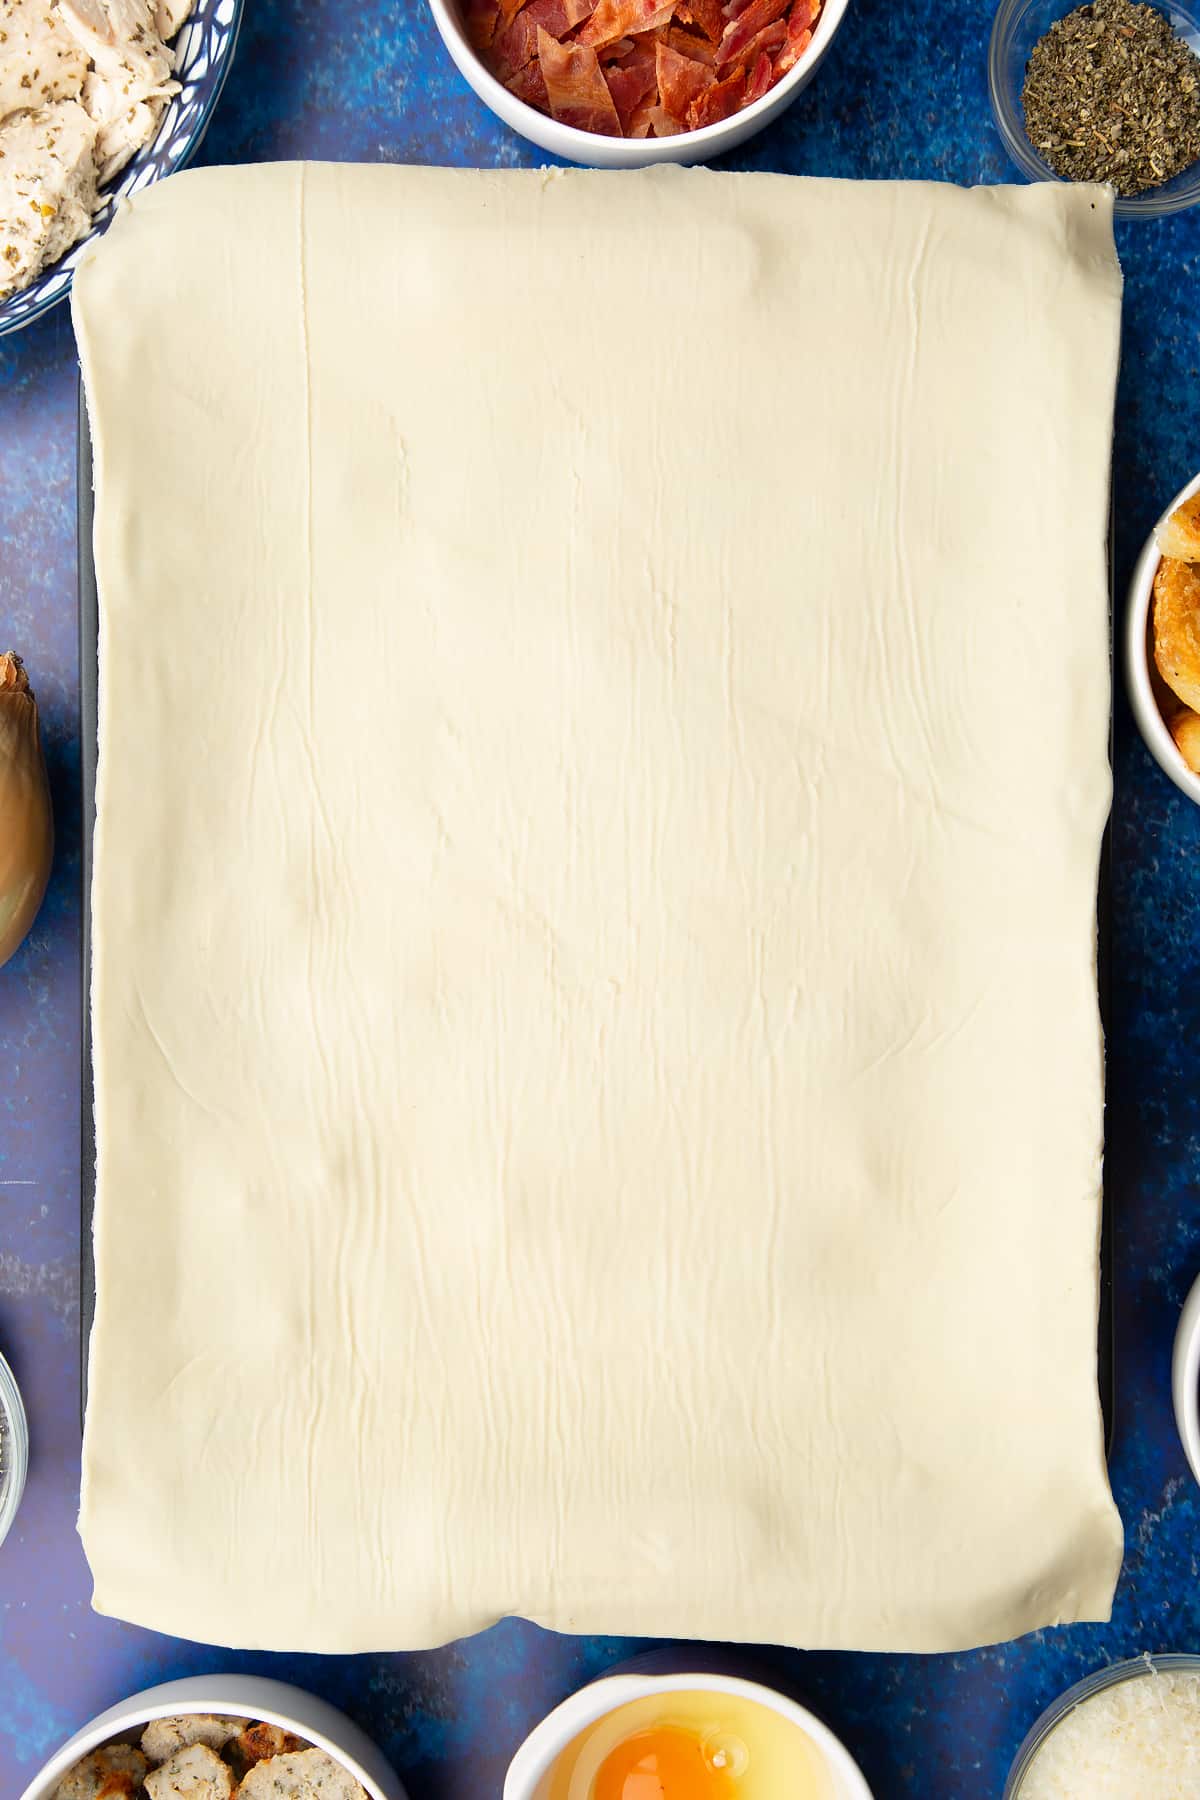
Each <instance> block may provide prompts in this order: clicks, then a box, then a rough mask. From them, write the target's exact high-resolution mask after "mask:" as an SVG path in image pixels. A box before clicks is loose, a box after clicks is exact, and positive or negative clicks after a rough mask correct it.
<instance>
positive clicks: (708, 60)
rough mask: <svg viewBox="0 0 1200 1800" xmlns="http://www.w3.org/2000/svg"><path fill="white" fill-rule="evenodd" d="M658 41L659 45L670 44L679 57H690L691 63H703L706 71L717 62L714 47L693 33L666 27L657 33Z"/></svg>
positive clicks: (677, 27)
mask: <svg viewBox="0 0 1200 1800" xmlns="http://www.w3.org/2000/svg"><path fill="white" fill-rule="evenodd" d="M658 39H659V42H660V43H663V44H670V46H671V48H672V50H678V52H679V54H680V56H690V57H691V58H692V61H693V62H699V63H703V64H704V66H705V68H707V69H711V68H712V66H713V64H714V63H715V62H716V60H717V52H716V49H715V47H714V46H713V45H712V44H710V43H709V41H708V39H707V38H702V37H701V36H700V35H699V34H698V33H697V32H695V31H684V30H682V29H681V28H680V27H679V26H678V25H668V26H666V28H665V29H664V30H662V31H660V32H659V33H658Z"/></svg>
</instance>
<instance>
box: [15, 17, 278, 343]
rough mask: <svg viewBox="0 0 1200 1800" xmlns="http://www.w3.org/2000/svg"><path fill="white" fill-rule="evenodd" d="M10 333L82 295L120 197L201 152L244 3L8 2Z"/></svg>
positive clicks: (235, 40)
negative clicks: (88, 254)
mask: <svg viewBox="0 0 1200 1800" xmlns="http://www.w3.org/2000/svg"><path fill="white" fill-rule="evenodd" d="M2 10H3V12H4V25H5V36H4V38H3V41H2V42H0V335H3V333H5V332H8V331H16V330H18V329H19V328H20V327H21V326H22V325H28V324H30V323H32V321H33V320H34V319H36V318H38V317H39V316H40V315H41V314H42V313H44V312H46V311H47V310H48V308H50V307H51V306H54V305H55V304H56V303H57V302H58V301H59V300H61V299H63V298H64V296H65V295H66V294H67V293H68V292H69V290H70V286H71V274H72V271H73V269H74V268H75V265H76V263H77V262H78V260H79V257H80V256H81V254H82V253H83V251H84V250H85V249H86V247H87V245H88V244H89V243H90V242H91V240H92V239H93V238H95V237H96V236H98V234H99V233H100V232H102V231H103V230H104V229H105V227H106V226H107V225H108V223H109V221H110V220H111V218H112V216H113V213H114V212H115V210H116V207H117V205H118V203H119V201H120V200H121V199H122V198H123V197H124V196H126V195H129V194H134V193H137V192H138V191H139V190H140V189H141V188H144V187H147V186H148V185H149V183H150V182H152V181H157V180H158V179H159V177H160V176H163V175H170V174H171V173H172V172H173V171H174V170H176V169H179V168H182V167H183V165H184V164H185V163H186V162H188V161H189V159H190V158H191V157H192V156H193V155H194V154H195V152H196V150H197V149H198V147H199V145H200V142H201V139H202V138H203V136H204V132H205V129H206V128H207V125H208V121H209V118H210V117H211V114H212V111H213V108H214V107H215V106H216V104H217V101H218V100H219V98H220V95H221V89H222V87H223V86H224V85H225V78H226V76H227V74H228V73H229V66H230V63H231V61H232V59H233V53H234V50H235V48H236V45H237V37H238V28H239V26H240V24H241V15H242V0H4V6H3V9H2Z"/></svg>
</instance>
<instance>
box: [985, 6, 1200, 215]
mask: <svg viewBox="0 0 1200 1800" xmlns="http://www.w3.org/2000/svg"><path fill="white" fill-rule="evenodd" d="M1076 3H1077V0H1000V5H999V6H998V7H997V9H996V19H995V23H994V24H993V26H992V39H991V43H990V44H989V46H988V89H989V91H990V93H991V96H992V112H993V113H994V115H995V119H996V126H997V129H998V130H999V132H1000V136H1001V137H1002V138H1003V139H1004V144H1005V148H1006V149H1007V151H1008V153H1009V155H1010V156H1011V157H1012V159H1013V161H1014V162H1015V163H1016V165H1017V167H1018V168H1019V169H1020V171H1021V173H1022V174H1023V175H1025V176H1027V177H1028V179H1029V180H1030V181H1061V180H1062V177H1061V176H1060V175H1056V174H1055V173H1054V170H1053V169H1052V168H1051V167H1050V165H1049V163H1047V162H1043V161H1042V158H1041V157H1040V156H1039V155H1038V153H1037V151H1036V150H1035V149H1034V147H1033V145H1032V144H1031V143H1030V141H1029V139H1028V138H1027V137H1026V135H1025V115H1024V113H1023V111H1022V108H1021V89H1022V88H1023V87H1024V85H1025V65H1026V64H1027V63H1028V61H1029V53H1030V51H1031V50H1032V49H1033V46H1034V45H1035V44H1036V43H1037V41H1038V39H1039V38H1041V37H1044V36H1045V35H1046V33H1047V32H1048V31H1049V29H1050V27H1051V25H1053V24H1054V22H1055V20H1056V19H1062V18H1065V16H1066V15H1067V13H1069V12H1073V11H1074V9H1075V5H1076ZM1154 3H1155V4H1159V10H1160V11H1161V12H1164V13H1166V15H1167V17H1168V19H1170V21H1171V25H1172V28H1173V30H1174V31H1175V32H1176V33H1177V34H1178V36H1179V37H1181V38H1182V39H1183V40H1184V42H1185V43H1187V44H1190V45H1191V47H1192V49H1193V50H1195V51H1196V52H1197V54H1200V0H1163V3H1161V4H1160V3H1159V0H1154ZM1198 200H1200V163H1193V164H1192V166H1191V168H1190V169H1184V170H1183V171H1182V173H1181V174H1179V175H1175V176H1173V177H1172V179H1171V180H1170V181H1165V182H1164V183H1163V185H1162V186H1161V187H1157V188H1151V189H1150V190H1149V191H1148V192H1147V193H1145V194H1138V195H1136V196H1135V198H1133V199H1131V200H1127V199H1125V198H1124V197H1123V196H1122V195H1120V194H1118V195H1117V197H1116V201H1115V205H1114V211H1115V212H1116V215H1117V217H1118V219H1161V218H1163V217H1164V216H1165V215H1166V214H1167V213H1175V212H1182V211H1183V210H1184V208H1185V207H1188V206H1195V204H1196V202H1197V201H1198Z"/></svg>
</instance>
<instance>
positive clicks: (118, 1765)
mask: <svg viewBox="0 0 1200 1800" xmlns="http://www.w3.org/2000/svg"><path fill="white" fill-rule="evenodd" d="M145 1773H146V1759H145V1757H144V1756H143V1755H142V1753H141V1751H140V1750H135V1749H134V1747H133V1745H132V1744H110V1745H109V1746H108V1748H107V1749H105V1750H93V1751H92V1753H91V1755H90V1756H85V1757H84V1758H83V1760H82V1761H81V1762H77V1763H76V1764H75V1767H74V1768H73V1769H68V1770H67V1773H66V1774H65V1775H64V1776H63V1778H62V1780H61V1781H60V1782H59V1784H58V1786H57V1787H56V1788H55V1790H54V1800H126V1796H129V1795H133V1794H137V1793H139V1792H140V1791H141V1784H142V1777H143V1775H144V1774H145Z"/></svg>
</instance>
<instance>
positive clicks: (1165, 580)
mask: <svg viewBox="0 0 1200 1800" xmlns="http://www.w3.org/2000/svg"><path fill="white" fill-rule="evenodd" d="M1125 679H1126V685H1127V686H1128V689H1129V700H1130V704H1131V705H1132V707H1133V716H1134V718H1135V719H1136V720H1137V723H1138V729H1139V731H1140V732H1141V734H1142V736H1143V738H1144V739H1145V740H1146V748H1147V749H1148V750H1149V752H1150V754H1151V756H1153V758H1154V760H1155V762H1156V763H1157V764H1158V765H1159V767H1160V768H1161V769H1162V770H1163V771H1164V772H1165V773H1166V774H1167V775H1169V776H1170V778H1171V780H1172V781H1173V782H1174V783H1175V786H1176V787H1177V788H1178V789H1179V790H1180V792H1181V793H1184V794H1186V795H1187V796H1188V798H1189V800H1195V801H1196V802H1197V804H1198V805H1200V475H1197V476H1196V477H1195V479H1194V480H1193V481H1190V482H1189V483H1188V485H1187V486H1186V487H1185V488H1183V489H1182V490H1181V491H1180V492H1179V493H1178V494H1176V496H1175V498H1174V500H1172V502H1171V504H1170V506H1169V507H1168V508H1167V510H1166V512H1165V513H1164V514H1163V516H1162V518H1161V519H1160V520H1159V522H1158V524H1157V525H1156V526H1155V528H1154V531H1153V532H1152V533H1151V535H1150V537H1149V538H1148V539H1147V540H1146V545H1145V548H1144V549H1143V551H1142V554H1141V556H1140V557H1139V558H1138V562H1137V566H1136V568H1135V569H1134V571H1133V580H1132V582H1131V583H1130V587H1129V610H1128V612H1127V613H1126V615H1125Z"/></svg>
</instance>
